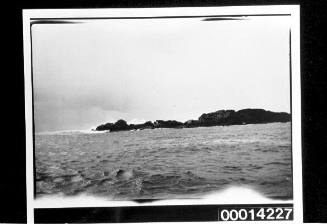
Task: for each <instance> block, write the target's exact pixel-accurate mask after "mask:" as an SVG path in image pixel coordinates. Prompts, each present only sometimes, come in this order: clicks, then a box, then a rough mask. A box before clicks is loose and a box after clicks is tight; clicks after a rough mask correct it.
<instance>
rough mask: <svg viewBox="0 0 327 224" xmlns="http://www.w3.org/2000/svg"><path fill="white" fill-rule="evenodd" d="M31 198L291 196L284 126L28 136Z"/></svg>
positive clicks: (287, 132) (288, 142) (288, 133)
mask: <svg viewBox="0 0 327 224" xmlns="http://www.w3.org/2000/svg"><path fill="white" fill-rule="evenodd" d="M35 171H36V172H35V190H36V197H41V196H45V195H54V194H58V193H61V194H64V195H70V196H71V195H78V194H80V193H86V194H90V195H95V196H101V197H107V198H108V199H110V200H135V199H172V198H201V197H203V195H205V194H208V193H212V192H217V191H221V190H223V189H226V188H227V187H230V186H250V187H252V188H254V189H256V191H258V192H260V193H262V194H263V195H265V196H266V197H269V198H274V199H282V200H284V199H285V200H286V199H292V197H293V192H292V152H291V124H290V123H270V124H249V125H234V126H216V127H198V128H185V129H152V130H151V129H148V130H141V131H122V132H113V133H103V132H93V133H92V132H89V133H88V132H79V131H67V132H56V133H43V134H36V135H35Z"/></svg>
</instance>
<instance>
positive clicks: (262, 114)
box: [92, 109, 291, 132]
mask: <svg viewBox="0 0 327 224" xmlns="http://www.w3.org/2000/svg"><path fill="white" fill-rule="evenodd" d="M290 121H291V115H290V114H289V113H286V112H272V111H266V110H264V109H243V110H239V111H234V110H218V111H216V112H211V113H207V114H206V113H204V114H202V115H201V116H200V117H199V118H198V119H197V120H188V121H186V122H180V121H176V120H166V121H165V120H156V121H154V122H152V121H147V122H145V123H143V124H128V123H127V122H126V121H125V120H123V119H119V120H118V121H116V122H115V123H106V124H101V125H99V126H97V127H96V129H92V131H107V132H118V131H133V130H135V131H137V130H144V129H158V128H174V129H182V128H196V127H213V126H231V125H247V124H267V123H276V122H281V123H286V122H290Z"/></svg>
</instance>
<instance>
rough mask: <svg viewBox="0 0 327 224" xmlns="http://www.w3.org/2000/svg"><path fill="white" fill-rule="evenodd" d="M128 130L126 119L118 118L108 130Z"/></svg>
mask: <svg viewBox="0 0 327 224" xmlns="http://www.w3.org/2000/svg"><path fill="white" fill-rule="evenodd" d="M126 130H130V127H129V125H128V124H127V122H126V121H124V120H122V119H120V120H118V121H117V122H116V123H115V124H114V125H113V126H112V127H111V128H110V131H126Z"/></svg>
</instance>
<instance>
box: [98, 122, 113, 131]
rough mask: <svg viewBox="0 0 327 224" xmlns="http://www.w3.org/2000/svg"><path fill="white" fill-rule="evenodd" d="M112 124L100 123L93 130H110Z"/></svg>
mask: <svg viewBox="0 0 327 224" xmlns="http://www.w3.org/2000/svg"><path fill="white" fill-rule="evenodd" d="M113 125H114V124H113V123H106V124H101V125H99V126H98V127H96V129H95V130H96V131H107V130H109V131H110V129H111V128H112V126H113Z"/></svg>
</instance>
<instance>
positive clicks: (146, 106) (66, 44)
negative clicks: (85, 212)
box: [32, 16, 290, 132]
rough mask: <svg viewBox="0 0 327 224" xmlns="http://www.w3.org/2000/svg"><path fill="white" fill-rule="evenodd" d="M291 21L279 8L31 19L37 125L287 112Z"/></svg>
mask: <svg viewBox="0 0 327 224" xmlns="http://www.w3.org/2000/svg"><path fill="white" fill-rule="evenodd" d="M289 27H290V20H289V18H288V17H276V16H275V17H250V18H248V19H246V20H221V21H203V19H202V18H186V19H185V18H177V19H148V20H147V19H143V20H137V19H134V20H131V19H125V20H92V21H85V22H83V23H74V24H34V25H33V26H32V55H33V56H32V57H33V88H34V123H35V131H36V132H44V131H58V130H87V129H91V128H94V127H96V126H97V125H99V124H102V123H106V122H115V121H116V120H118V119H124V120H126V121H127V122H129V123H141V122H145V121H148V120H151V121H154V120H159V119H162V120H179V121H186V120H189V119H197V118H198V117H199V116H200V115H201V114H203V113H208V112H213V111H217V110H220V109H234V110H239V109H244V108H262V109H266V110H271V111H275V112H290V80H289V78H290V76H289Z"/></svg>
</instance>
